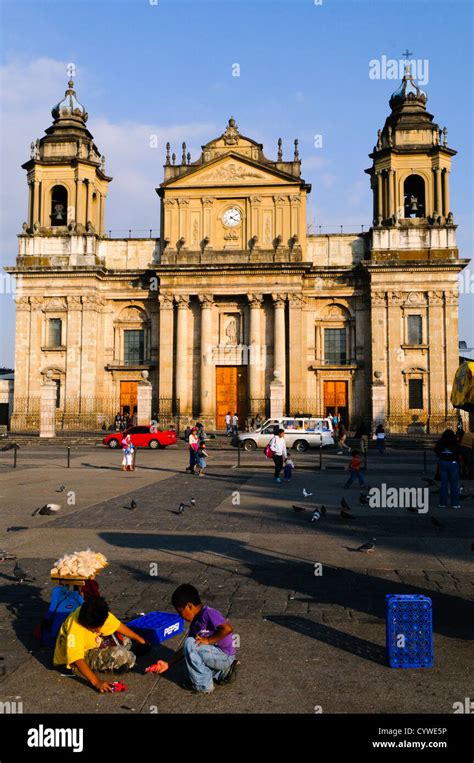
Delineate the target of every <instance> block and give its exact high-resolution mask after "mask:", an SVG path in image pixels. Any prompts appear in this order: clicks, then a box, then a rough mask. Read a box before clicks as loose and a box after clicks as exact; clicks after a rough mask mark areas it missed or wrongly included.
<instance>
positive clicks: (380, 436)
mask: <svg viewBox="0 0 474 763" xmlns="http://www.w3.org/2000/svg"><path fill="white" fill-rule="evenodd" d="M375 439H376V440H377V450H378V452H379V453H380V454H381V455H383V454H384V453H385V429H384V428H383V426H382V424H379V425H378V427H377V429H376V430H375Z"/></svg>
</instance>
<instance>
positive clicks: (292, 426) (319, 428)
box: [239, 416, 334, 453]
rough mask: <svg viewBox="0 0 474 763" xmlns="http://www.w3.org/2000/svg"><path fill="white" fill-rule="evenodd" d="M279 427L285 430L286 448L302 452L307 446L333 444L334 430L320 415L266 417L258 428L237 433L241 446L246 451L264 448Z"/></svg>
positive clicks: (327, 420)
mask: <svg viewBox="0 0 474 763" xmlns="http://www.w3.org/2000/svg"><path fill="white" fill-rule="evenodd" d="M279 429H284V430H285V442H286V446H287V448H294V449H295V450H296V451H297V453H304V452H305V451H306V450H308V448H319V447H321V446H322V447H325V446H327V445H334V430H333V426H332V423H331V420H330V419H326V418H323V417H320V416H314V417H313V416H312V417H301V418H299V417H298V416H284V417H283V418H281V419H267V420H266V421H264V423H263V424H262V426H261V427H260V429H255V430H254V431H253V432H242V434H239V440H240V443H241V446H240V447H241V448H243V450H246V451H250V450H256V448H266V446H267V445H268V443H269V442H270V440H271V438H272V437H273V435H274V434H276V432H278V430H279Z"/></svg>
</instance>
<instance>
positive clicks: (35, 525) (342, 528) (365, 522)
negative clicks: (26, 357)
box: [0, 449, 474, 713]
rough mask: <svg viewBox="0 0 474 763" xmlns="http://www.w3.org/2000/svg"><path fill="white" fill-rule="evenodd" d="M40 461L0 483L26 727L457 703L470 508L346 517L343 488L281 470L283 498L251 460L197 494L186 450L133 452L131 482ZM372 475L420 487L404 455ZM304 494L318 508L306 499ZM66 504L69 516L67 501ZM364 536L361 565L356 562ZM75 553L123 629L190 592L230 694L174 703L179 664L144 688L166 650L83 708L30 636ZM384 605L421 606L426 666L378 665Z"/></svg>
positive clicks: (468, 621)
mask: <svg viewBox="0 0 474 763" xmlns="http://www.w3.org/2000/svg"><path fill="white" fill-rule="evenodd" d="M53 455H54V454H53V453H52V452H50V451H48V452H46V453H45V457H44V458H42V454H41V452H36V453H35V454H34V455H32V456H31V458H29V459H28V458H27V454H26V455H25V456H24V459H23V467H22V470H21V472H17V473H16V474H14V473H13V470H11V469H10V470H7V469H5V470H4V471H3V472H2V473H3V475H4V477H3V480H2V488H1V499H0V500H1V501H2V506H3V509H2V520H1V522H2V524H1V527H2V536H1V541H0V547H2V548H7V549H8V550H9V551H12V552H13V553H16V554H17V555H18V557H19V558H20V560H21V564H22V566H23V567H24V569H25V570H27V572H28V574H29V576H30V578H32V580H30V581H25V582H23V583H19V582H17V581H16V579H15V578H14V577H13V575H12V571H13V562H3V563H1V564H0V606H1V609H2V618H1V626H0V627H1V630H0V650H1V651H0V656H1V657H3V658H4V659H3V660H0V681H1V683H0V699H1V700H2V701H6V700H10V701H11V700H15V698H16V700H17V701H22V702H23V705H24V711H25V712H28V711H29V712H45V713H47V712H71V711H72V712H110V711H113V712H121V713H149V712H158V713H169V712H171V713H172V712H209V713H216V712H236V713H239V712H261V713H265V712H287V713H291V712H301V713H314V712H315V708H319V707H320V708H322V711H323V712H328V713H329V712H331V713H347V712H371V713H390V712H421V713H429V712H441V713H451V712H452V710H453V703H455V702H458V701H464V698H465V697H469V696H470V693H471V694H472V678H471V676H470V666H471V665H472V654H473V651H472V639H473V636H474V632H473V627H472V622H473V607H472V600H473V598H474V573H473V568H472V551H471V542H472V535H473V533H472V518H473V514H474V510H473V509H474V501H473V500H471V499H467V500H465V501H463V507H462V509H461V511H459V512H456V513H455V512H454V511H448V510H445V511H444V512H443V511H442V510H441V509H437V508H436V503H437V495H436V494H434V495H432V496H431V508H430V511H429V513H427V514H423V515H422V514H420V515H416V514H413V513H410V512H407V511H406V510H402V509H393V510H389V509H380V510H374V509H370V508H369V507H367V506H365V505H360V504H359V493H358V490H357V489H354V490H346V491H343V490H342V489H341V483H342V480H343V479H344V478H345V475H341V474H340V473H337V472H336V471H335V472H331V471H327V472H321V473H314V472H309V471H308V472H304V471H303V470H301V471H299V472H298V471H296V472H295V477H294V480H293V482H292V484H291V485H282V486H281V487H280V486H276V485H275V483H274V482H273V481H272V479H271V471H270V470H269V469H267V468H263V469H262V468H259V469H257V468H253V467H252V461H251V460H248V461H247V462H246V464H245V465H244V466H243V467H242V469H241V470H239V471H238V470H235V469H231V468H230V467H229V465H228V462H229V454H227V453H225V452H224V453H221V454H217V452H216V454H215V459H214V461H213V462H212V467H210V468H209V473H208V475H207V476H206V477H205V478H204V479H198V478H195V477H191V476H190V475H187V474H185V473H184V471H183V469H184V466H185V461H186V452H185V451H184V449H182V450H181V449H178V450H169V451H167V452H166V453H160V454H159V455H158V456H157V455H155V454H151V453H145V452H143V453H140V466H139V468H138V469H137V471H136V472H134V473H133V474H130V475H129V474H124V473H121V472H120V471H117V462H118V458H117V455H116V454H111V453H109V452H108V451H102V450H98V451H97V452H88V453H87V454H84V453H80V452H77V453H75V454H74V455H73V460H72V464H71V469H70V470H65V469H64V459H63V458H61V457H59V456H57V457H56V460H55V459H54V458H53ZM158 458H159V461H158V460H157V459H158ZM259 463H260V465H261V459H259ZM226 464H227V465H226ZM384 464H385V466H384V467H383V468H379V469H377V468H376V464H374V468H373V471H372V474H371V473H370V472H369V477H370V480H371V484H373V485H379V484H380V483H381V481H382V479H384V480H385V481H386V482H388V483H389V484H391V485H398V486H403V485H407V486H412V485H413V486H420V487H421V486H423V485H424V483H423V482H422V480H421V473H413V474H411V470H410V466H412V465H413V454H411V453H407V454H405V460H403V458H401V457H400V454H398V455H397V459H396V460H394V462H393V463H392V464H391V465H390V466H389V464H390V462H388V463H387V462H384ZM257 465H258V464H257V462H256V461H255V462H254V466H257ZM408 473H410V474H411V476H409V477H408V478H407V474H408ZM62 482H64V484H65V490H64V491H63V493H62V494H61V497H58V494H56V493H55V491H56V489H58V486H59V485H60V484H61V483H62ZM303 487H306V488H307V489H310V490H312V491H313V492H314V494H315V495H314V496H313V497H312V498H310V499H303V498H302V489H303ZM466 487H468V486H466ZM435 490H436V488H435ZM69 491H72V492H73V493H74V497H75V503H74V504H72V505H67V502H66V499H65V498H64V496H67V495H68V494H69ZM46 495H47V496H48V498H46V499H45V498H44V496H46ZM55 496H56V498H55ZM342 496H344V497H345V499H346V500H347V501H348V503H349V504H350V505H351V507H352V510H353V513H354V515H355V516H356V519H355V520H353V521H352V522H349V521H346V520H344V519H342V518H341V516H340V513H339V512H340V500H341V497H342ZM191 497H193V498H195V501H196V505H195V506H194V507H192V508H186V509H185V511H184V513H183V514H179V513H178V505H179V503H180V501H184V502H185V503H189V500H190V498H191ZM98 499H99V500H98ZM132 499H133V500H135V501H136V503H137V508H136V509H135V510H131V509H130V502H131V500H132ZM315 499H316V501H317V504H318V505H319V504H320V503H324V504H325V505H326V507H327V512H328V513H327V514H326V516H325V517H323V518H322V519H321V520H320V521H319V522H315V523H312V522H311V521H310V516H311V512H310V511H309V510H308V511H304V512H300V513H295V512H294V511H293V510H292V503H294V502H296V503H298V504H303V505H305V503H307V505H308V508H310V507H311V508H312V507H313V503H312V501H313V500H315ZM45 500H57V501H58V502H61V503H62V509H61V512H60V513H59V515H58V517H57V518H54V517H53V518H51V517H34V518H33V517H31V513H32V510H33V508H35V507H36V505H37V504H38V503H39V504H41V503H42V502H44V501H45ZM314 505H316V504H314ZM433 517H436V518H437V519H438V520H440V521H441V523H442V525H443V526H442V527H438V526H436V525H434V524H433V523H432V519H433ZM373 537H375V538H376V549H375V552H374V553H373V554H371V555H366V554H363V553H359V552H356V550H355V549H357V547H358V545H359V544H360V543H362V542H364V541H366V540H368V539H370V538H373ZM87 546H91V547H92V548H94V549H97V550H100V551H102V552H103V553H105V554H106V556H107V557H108V559H109V562H110V566H109V567H108V568H107V569H106V570H105V571H104V572H103V573H102V574H101V575H100V578H99V582H100V585H101V592H102V594H103V595H104V596H105V597H106V598H107V600H108V601H109V604H110V607H111V610H112V611H113V612H114V613H115V614H116V615H117V616H118V617H120V618H122V619H123V620H125V621H127V620H129V619H132V618H133V617H135V616H136V615H137V613H139V612H147V611H151V610H155V609H158V610H165V611H172V607H171V604H170V597H171V593H172V592H173V590H174V588H175V587H176V586H177V585H179V584H180V583H183V582H190V583H193V584H194V585H196V586H197V587H198V589H199V590H200V592H201V595H202V597H203V599H204V600H205V601H206V602H208V603H209V604H210V605H211V606H213V607H216V608H217V609H220V610H221V611H222V612H223V613H224V614H225V615H226V616H227V617H228V618H229V619H230V621H231V622H232V624H233V626H234V629H235V632H236V634H237V635H238V637H239V640H240V652H239V654H240V660H241V663H242V665H241V668H240V672H239V675H238V679H237V681H236V683H235V684H232V685H231V686H229V687H225V688H220V689H216V691H215V692H214V694H213V695H211V696H208V697H207V696H206V697H201V696H194V695H191V694H189V693H188V692H186V691H184V690H183V689H182V688H181V686H180V683H181V680H182V679H183V672H182V666H180V667H178V668H176V669H175V670H173V671H170V672H169V673H166V674H164V675H162V676H152V675H149V674H146V675H145V674H144V668H145V667H146V665H148V664H150V663H151V662H152V661H154V660H155V658H159V657H160V656H161V657H165V658H166V656H167V655H168V654H169V653H170V650H175V649H177V648H178V646H179V643H180V639H181V637H177V638H174V639H171V640H170V641H167V642H165V644H163V645H162V646H161V647H157V648H156V649H155V650H154V653H153V654H152V655H151V656H150V655H148V656H147V657H146V658H142V659H141V660H139V661H138V663H137V668H136V669H135V670H134V671H133V672H132V673H131V674H129V675H128V676H127V678H126V683H127V685H128V687H129V690H128V692H127V693H126V694H125V695H108V696H107V695H102V696H101V695H98V694H97V693H95V692H94V691H93V690H92V689H90V688H88V687H87V686H85V685H84V684H82V683H81V682H80V681H78V680H77V679H75V678H71V677H66V676H63V675H61V673H60V672H58V671H54V670H52V668H51V650H49V649H47V648H44V647H40V646H38V644H37V642H35V641H34V639H33V637H32V630H33V628H34V626H35V625H36V624H37V622H38V621H39V620H40V619H41V617H42V616H43V615H44V613H45V609H46V608H47V604H48V601H49V598H50V593H51V587H52V584H51V581H50V579H49V570H50V568H51V566H52V562H53V561H54V560H55V559H56V558H57V557H58V556H60V555H62V554H63V553H65V552H69V551H73V550H74V549H78V550H79V548H85V547H87ZM315 564H321V565H322V568H321V569H318V568H315ZM319 572H321V573H322V574H318V573H319ZM387 593H422V594H425V595H427V596H430V597H431V599H432V601H433V612H434V633H435V665H434V667H433V668H432V669H430V670H393V669H390V668H389V667H388V666H387V662H386V653H385V594H387ZM316 711H317V710H316Z"/></svg>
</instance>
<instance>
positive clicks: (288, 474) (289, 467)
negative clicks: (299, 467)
mask: <svg viewBox="0 0 474 763" xmlns="http://www.w3.org/2000/svg"><path fill="white" fill-rule="evenodd" d="M294 468H295V464H294V462H293V461H292V459H291V458H287V459H286V461H285V465H284V467H283V479H284V481H285V482H291V478H292V476H293V469H294Z"/></svg>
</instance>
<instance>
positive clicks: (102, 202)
mask: <svg viewBox="0 0 474 763" xmlns="http://www.w3.org/2000/svg"><path fill="white" fill-rule="evenodd" d="M99 199H100V216H99V233H100V234H102V233H104V232H105V230H104V228H105V199H106V196H105V193H101V194H100V196H99Z"/></svg>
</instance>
